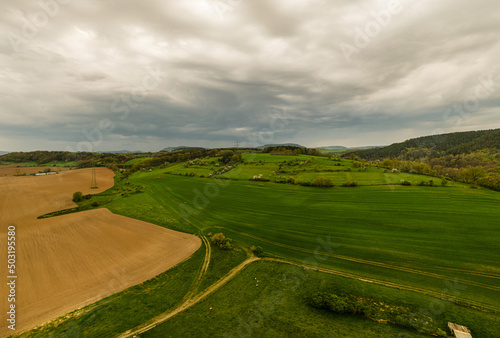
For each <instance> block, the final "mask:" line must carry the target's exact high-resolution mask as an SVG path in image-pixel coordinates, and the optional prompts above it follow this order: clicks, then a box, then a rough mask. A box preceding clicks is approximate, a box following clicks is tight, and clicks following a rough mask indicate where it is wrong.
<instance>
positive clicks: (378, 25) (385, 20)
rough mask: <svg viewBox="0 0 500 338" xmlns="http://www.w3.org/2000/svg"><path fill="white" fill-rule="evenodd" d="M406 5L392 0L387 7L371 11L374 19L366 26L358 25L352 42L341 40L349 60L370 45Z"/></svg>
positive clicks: (340, 44)
mask: <svg viewBox="0 0 500 338" xmlns="http://www.w3.org/2000/svg"><path fill="white" fill-rule="evenodd" d="M403 9H404V7H403V5H402V4H401V1H400V0H390V1H389V2H388V3H387V8H386V9H382V10H380V11H378V12H370V16H371V17H372V20H370V21H368V22H367V23H366V24H365V25H364V27H359V26H358V27H356V28H355V29H354V36H353V40H352V44H351V43H346V42H341V43H339V48H340V50H341V51H342V54H344V57H345V59H346V60H347V61H348V62H351V61H352V56H353V54H359V53H360V52H361V50H363V49H364V48H366V47H368V46H369V45H370V43H371V42H372V41H373V39H375V38H376V37H377V36H378V35H379V34H380V32H381V31H382V30H383V29H384V28H386V27H387V26H389V24H390V23H391V22H392V18H393V16H394V15H396V14H399V13H401V12H402V11H403Z"/></svg>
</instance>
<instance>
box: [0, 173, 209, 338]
mask: <svg viewBox="0 0 500 338" xmlns="http://www.w3.org/2000/svg"><path fill="white" fill-rule="evenodd" d="M90 178H91V172H90V170H88V169H84V170H73V171H66V172H63V173H60V174H57V175H51V176H39V177H32V176H31V177H0V224H1V230H0V239H1V241H0V246H1V247H0V253H1V254H0V260H2V261H0V264H1V265H2V269H1V271H2V276H1V278H2V280H3V282H2V283H1V288H0V290H1V295H0V297H1V301H0V304H1V310H0V311H1V312H2V313H3V315H2V316H1V317H2V321H1V323H0V336H5V335H6V334H11V333H14V332H12V331H11V330H9V329H8V328H7V325H8V322H7V321H6V320H5V314H6V312H7V311H8V306H9V303H8V302H7V294H8V288H7V284H6V281H7V276H8V275H9V274H8V272H7V271H6V265H7V247H6V242H7V226H8V225H15V226H16V255H17V257H16V259H17V264H16V267H17V271H16V275H17V280H16V285H17V287H16V298H17V299H16V319H17V322H16V333H18V332H19V331H21V330H26V329H29V328H32V327H34V326H37V325H40V324H42V323H44V322H47V321H49V320H52V319H55V318H57V317H58V316H61V315H64V314H65V313H68V312H70V311H73V310H75V309H78V308H80V307H82V306H84V305H87V304H90V303H93V302H95V301H97V300H99V299H101V298H103V297H106V296H108V295H111V294H113V293H115V292H118V291H120V290H123V289H125V288H127V287H129V286H132V285H135V284H138V283H141V282H143V281H145V280H148V279H150V278H152V277H154V276H156V275H158V274H160V273H161V272H163V271H165V270H167V269H169V268H171V267H172V266H174V265H176V264H177V263H179V262H180V261H182V260H184V259H186V258H187V257H189V256H190V255H191V254H192V253H193V252H195V251H196V250H197V249H198V248H199V247H200V245H201V240H200V239H199V238H198V237H196V236H193V235H189V234H185V233H180V232H176V231H172V230H169V229H165V228H162V227H159V226H157V225H154V224H151V223H146V222H142V221H138V220H134V219H131V218H127V217H124V216H119V215H115V214H113V213H111V212H110V211H109V210H107V209H97V210H92V211H86V212H80V213H75V214H69V215H64V216H59V217H53V218H48V219H41V220H37V219H36V217H37V216H39V215H42V214H45V213H48V212H52V211H56V210H60V209H65V208H71V207H73V206H75V204H74V203H73V202H72V201H71V197H72V194H73V192H75V191H82V192H83V193H84V194H88V193H97V192H101V191H104V190H106V189H108V188H110V187H111V186H112V185H113V172H112V171H111V170H108V169H104V168H102V169H97V180H98V185H99V189H94V190H91V189H90Z"/></svg>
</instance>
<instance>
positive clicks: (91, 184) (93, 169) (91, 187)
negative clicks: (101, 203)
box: [90, 147, 98, 189]
mask: <svg viewBox="0 0 500 338" xmlns="http://www.w3.org/2000/svg"><path fill="white" fill-rule="evenodd" d="M97 188H98V187H97V175H96V172H95V166H94V147H92V182H91V183H90V189H97Z"/></svg>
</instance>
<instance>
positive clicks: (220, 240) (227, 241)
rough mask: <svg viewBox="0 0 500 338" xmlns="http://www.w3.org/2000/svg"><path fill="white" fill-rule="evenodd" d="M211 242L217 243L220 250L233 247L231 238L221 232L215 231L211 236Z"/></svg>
mask: <svg viewBox="0 0 500 338" xmlns="http://www.w3.org/2000/svg"><path fill="white" fill-rule="evenodd" d="M211 240H212V243H213V244H215V245H217V247H218V248H219V249H221V250H232V249H233V248H234V246H233V244H232V239H231V238H227V237H226V236H224V234H223V233H222V232H219V233H216V234H215V235H213V236H212V238H211Z"/></svg>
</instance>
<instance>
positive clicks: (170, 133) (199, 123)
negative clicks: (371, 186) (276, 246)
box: [0, 0, 500, 151]
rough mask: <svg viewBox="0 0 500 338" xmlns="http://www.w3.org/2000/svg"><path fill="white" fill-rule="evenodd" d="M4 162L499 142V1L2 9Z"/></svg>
mask: <svg viewBox="0 0 500 338" xmlns="http://www.w3.org/2000/svg"><path fill="white" fill-rule="evenodd" d="M0 33H2V38H1V39H0V66H1V67H0V150H7V151H19V150H20V151H29V150H37V149H44V150H90V149H94V150H101V151H102V150H121V149H129V150H143V151H158V150H160V149H162V148H164V147H168V146H177V145H193V146H194V145H197V146H206V147H215V146H233V145H234V144H235V143H236V142H237V141H238V142H239V143H240V145H259V144H265V143H282V142H294V143H300V144H303V145H305V146H310V147H314V146H324V145H345V146H363V145H385V144H390V143H393V142H400V141H403V140H405V139H408V138H411V137H417V136H423V135H431V134H435V133H446V132H453V131H464V130H474V129H491V128H499V127H500V120H499V119H498V116H499V113H500V109H499V106H500V62H499V56H500V2H498V1H497V0H491V1H486V0H478V1H470V0H442V1H431V0H412V1H405V0H401V1H397V0H384V1H378V0H267V1H265V0H170V1H160V0H158V1H123V0H120V1H118V0H106V1H101V0H99V1H97V0H91V1H76V0H41V1H31V0H22V1H2V3H1V4H0Z"/></svg>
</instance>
